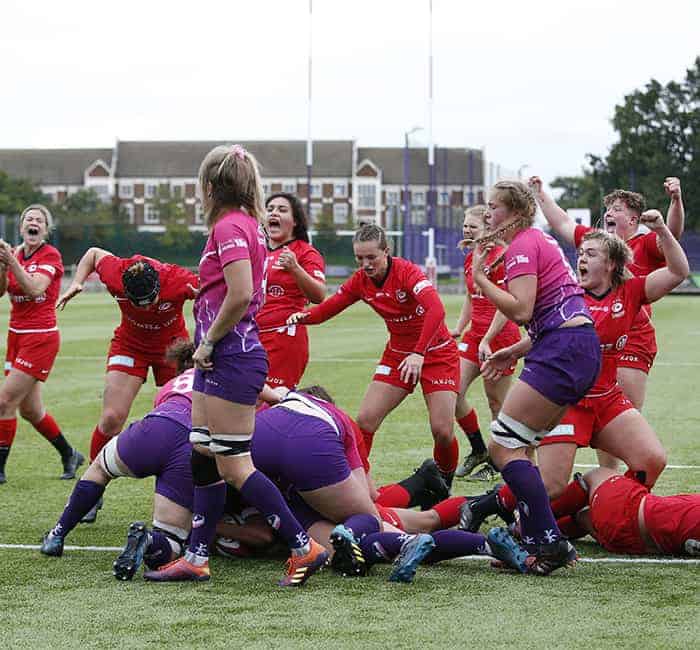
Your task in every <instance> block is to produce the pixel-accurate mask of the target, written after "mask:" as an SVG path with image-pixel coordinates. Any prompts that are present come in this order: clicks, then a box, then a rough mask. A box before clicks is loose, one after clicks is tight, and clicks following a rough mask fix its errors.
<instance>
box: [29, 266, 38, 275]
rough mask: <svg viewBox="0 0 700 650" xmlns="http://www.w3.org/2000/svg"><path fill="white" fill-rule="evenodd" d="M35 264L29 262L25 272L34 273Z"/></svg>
mask: <svg viewBox="0 0 700 650" xmlns="http://www.w3.org/2000/svg"><path fill="white" fill-rule="evenodd" d="M37 268H38V267H37V265H36V264H30V265H29V266H28V267H27V273H34V272H35V271H36V270H37Z"/></svg>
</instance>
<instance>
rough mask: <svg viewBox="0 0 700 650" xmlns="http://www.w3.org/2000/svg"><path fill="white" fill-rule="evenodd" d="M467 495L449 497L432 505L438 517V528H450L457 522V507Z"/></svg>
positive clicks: (459, 506) (458, 507)
mask: <svg viewBox="0 0 700 650" xmlns="http://www.w3.org/2000/svg"><path fill="white" fill-rule="evenodd" d="M466 500H467V497H450V498H449V499H445V500H444V501H440V503H436V504H435V505H434V506H433V508H432V509H433V510H435V512H437V513H438V517H440V528H452V526H456V525H457V524H458V523H459V509H460V508H461V506H462V504H463V503H464V502H465V501H466Z"/></svg>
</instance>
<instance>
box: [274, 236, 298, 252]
mask: <svg viewBox="0 0 700 650" xmlns="http://www.w3.org/2000/svg"><path fill="white" fill-rule="evenodd" d="M296 240H297V238H296V237H292V238H291V239H289V240H287V241H286V242H283V243H282V244H280V245H279V246H275V247H274V248H272V246H270V244H268V245H267V250H269V251H270V252H271V253H272V252H273V251H276V250H279V249H280V248H284V247H285V246H289V244H291V243H293V242H295V241H296Z"/></svg>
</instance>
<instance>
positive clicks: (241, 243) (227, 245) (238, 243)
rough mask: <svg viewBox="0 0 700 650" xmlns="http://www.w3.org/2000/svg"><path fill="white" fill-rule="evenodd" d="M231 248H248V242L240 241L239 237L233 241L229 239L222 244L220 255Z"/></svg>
mask: <svg viewBox="0 0 700 650" xmlns="http://www.w3.org/2000/svg"><path fill="white" fill-rule="evenodd" d="M231 248H248V242H247V241H246V240H245V239H240V238H238V237H234V238H233V239H229V240H227V241H225V242H222V243H221V244H220V245H219V255H221V254H222V253H225V252H226V251H227V250H230V249H231Z"/></svg>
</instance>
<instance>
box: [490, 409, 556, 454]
mask: <svg viewBox="0 0 700 650" xmlns="http://www.w3.org/2000/svg"><path fill="white" fill-rule="evenodd" d="M546 433H547V432H546V431H535V430H534V429H531V428H530V427H528V426H527V425H525V424H523V423H522V422H518V421H517V420H515V419H513V418H512V417H510V416H509V415H506V414H505V413H503V412H501V413H499V414H498V417H497V418H496V419H495V420H494V421H493V422H491V438H492V439H493V441H494V442H496V443H498V444H499V445H501V447H506V448H507V449H518V448H519V447H536V446H537V445H539V444H540V440H542V438H543V437H544V435H545V434H546Z"/></svg>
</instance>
